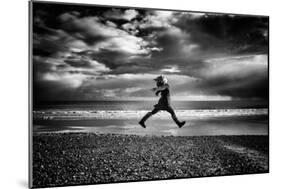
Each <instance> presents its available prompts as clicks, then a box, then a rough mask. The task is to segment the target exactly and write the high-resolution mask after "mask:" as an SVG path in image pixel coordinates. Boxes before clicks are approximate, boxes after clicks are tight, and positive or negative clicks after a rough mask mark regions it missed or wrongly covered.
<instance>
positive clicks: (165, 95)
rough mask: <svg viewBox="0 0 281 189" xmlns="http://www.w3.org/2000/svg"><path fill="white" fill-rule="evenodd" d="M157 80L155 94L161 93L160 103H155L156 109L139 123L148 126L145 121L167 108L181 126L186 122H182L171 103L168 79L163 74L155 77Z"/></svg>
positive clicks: (144, 126)
mask: <svg viewBox="0 0 281 189" xmlns="http://www.w3.org/2000/svg"><path fill="white" fill-rule="evenodd" d="M154 81H156V85H157V87H156V88H153V89H152V90H153V92H155V95H156V96H158V95H159V93H160V94H161V97H160V99H159V101H158V104H156V105H154V109H153V110H152V111H151V112H148V113H147V114H146V115H145V116H144V117H143V118H142V119H141V121H140V122H139V124H140V125H141V126H142V127H143V128H146V125H145V121H146V120H147V119H148V118H149V117H150V116H152V115H153V114H156V113H157V112H158V111H160V110H165V111H167V112H169V113H170V114H171V116H172V118H173V120H174V122H175V123H176V124H177V125H178V127H179V128H181V127H182V126H183V125H184V124H185V121H183V122H180V121H179V120H178V118H177V116H176V114H175V111H174V110H173V108H172V107H171V105H170V101H171V99H170V91H169V85H168V80H167V79H166V78H165V77H164V76H163V75H160V76H158V77H157V78H155V79H154Z"/></svg>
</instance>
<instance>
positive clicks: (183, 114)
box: [33, 108, 268, 120]
mask: <svg viewBox="0 0 281 189" xmlns="http://www.w3.org/2000/svg"><path fill="white" fill-rule="evenodd" d="M147 112H148V111H147V110H127V111H126V110H98V111H88V110H79V111H64V110H44V111H43V110H42V111H33V118H34V119H35V120H86V119H128V120H129V119H140V118H141V117H142V116H144V115H145V114H146V113H147ZM176 114H177V116H178V117H180V118H210V117H231V116H255V115H268V109H267V108H261V109H254V108H253V109H201V110H200V109H199V110H177V111H176ZM153 119H170V116H169V113H167V112H165V111H161V112H159V113H157V114H155V115H153Z"/></svg>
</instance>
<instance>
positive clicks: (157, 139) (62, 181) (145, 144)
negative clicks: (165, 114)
mask: <svg viewBox="0 0 281 189" xmlns="http://www.w3.org/2000/svg"><path fill="white" fill-rule="evenodd" d="M268 139H269V138H268V136H259V135H255V136H252V135H243V136H223V135H220V136H139V135H129V134H96V133H48V134H46V133H35V134H34V136H33V148H34V154H33V160H34V162H33V176H34V178H33V186H34V187H40V186H62V185H78V184H100V183H111V182H127V181H142V180H155V179H156V180H157V179H171V178H192V177H202V176H221V175H234V174H253V173H267V172H268V171H269V168H268V150H269V149H268Z"/></svg>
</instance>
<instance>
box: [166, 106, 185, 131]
mask: <svg viewBox="0 0 281 189" xmlns="http://www.w3.org/2000/svg"><path fill="white" fill-rule="evenodd" d="M165 110H166V111H167V112H169V113H170V114H171V116H172V118H173V120H174V122H175V123H176V124H177V125H178V127H179V128H181V127H182V126H183V125H184V124H185V121H182V122H180V121H179V120H178V118H177V116H176V113H175V111H174V110H173V108H172V107H171V106H168V107H167V108H166V109H165Z"/></svg>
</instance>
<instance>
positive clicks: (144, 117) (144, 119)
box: [139, 112, 152, 128]
mask: <svg viewBox="0 0 281 189" xmlns="http://www.w3.org/2000/svg"><path fill="white" fill-rule="evenodd" d="M150 116H152V113H151V112H148V113H147V114H146V115H145V116H143V118H142V119H141V120H140V122H139V124H140V125H141V126H142V127H143V128H146V125H145V123H144V122H145V121H146V120H147V119H148V118H149V117H150Z"/></svg>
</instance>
